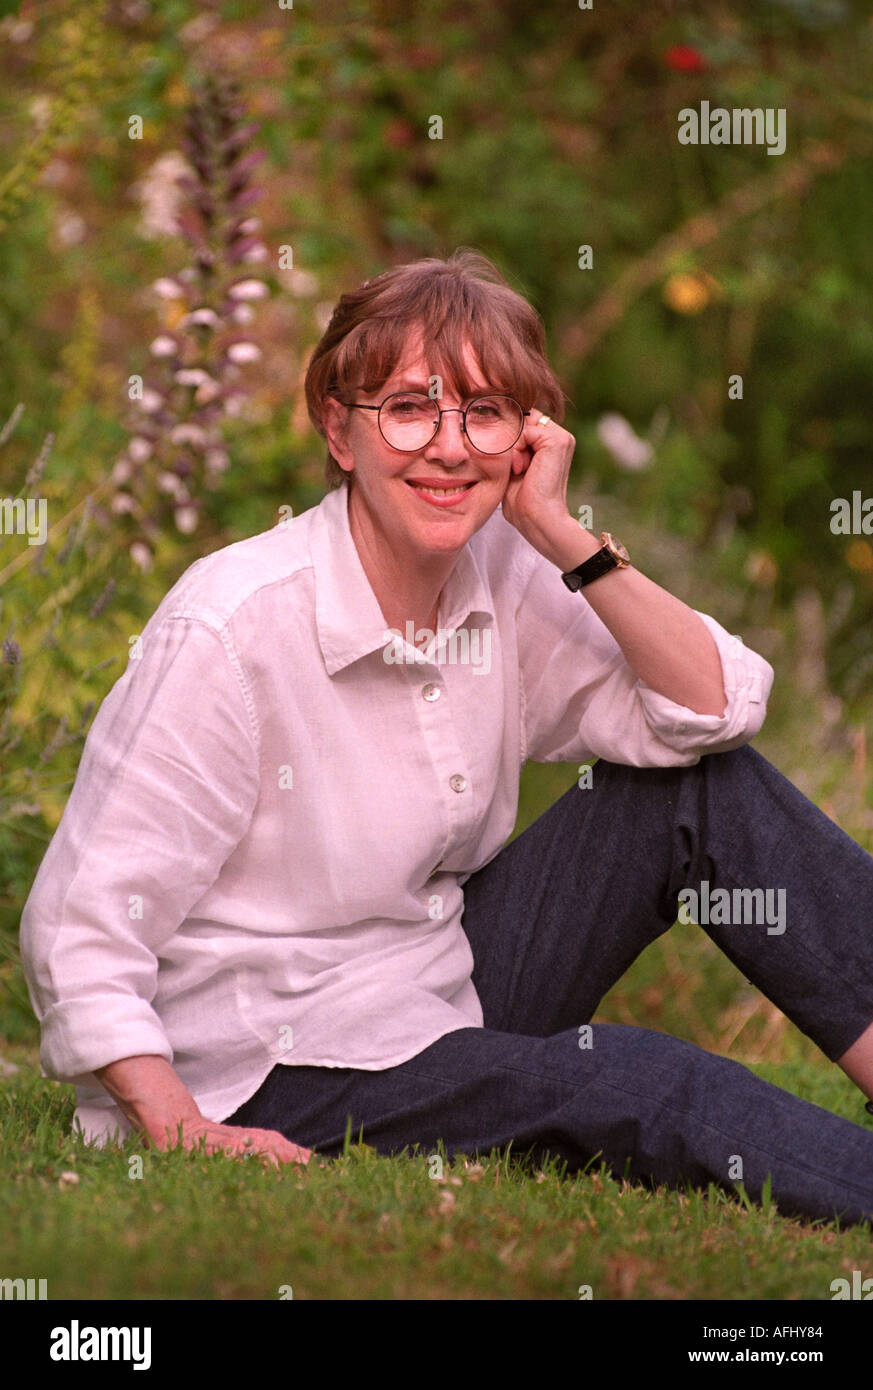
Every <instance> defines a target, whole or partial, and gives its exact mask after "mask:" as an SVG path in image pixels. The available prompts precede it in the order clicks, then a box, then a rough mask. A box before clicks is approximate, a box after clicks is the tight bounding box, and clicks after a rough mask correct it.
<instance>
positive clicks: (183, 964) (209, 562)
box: [21, 485, 773, 1143]
mask: <svg viewBox="0 0 873 1390" xmlns="http://www.w3.org/2000/svg"><path fill="white" fill-rule="evenodd" d="M347 497H348V493H347V487H346V486H345V485H343V486H341V487H340V488H339V489H337V490H335V491H331V492H329V493H328V494H327V495H326V496H325V498H324V499H323V501H322V502H321V503H320V504H319V505H318V506H316V507H313V508H312V509H311V510H309V511H307V512H305V513H303V514H302V515H301V516H298V517H293V518H291V519H289V520H286V521H284V522H280V523H279V524H278V525H277V526H275V527H273V528H272V529H271V530H269V531H265V532H263V533H261V534H260V535H256V536H252V537H250V538H249V539H247V540H243V541H238V542H236V543H234V544H232V545H228V546H225V547H224V548H223V549H221V550H218V551H216V552H214V553H213V554H211V555H208V556H206V557H204V558H203V559H200V560H198V561H196V562H195V563H194V564H193V565H191V566H190V567H189V568H188V569H187V570H186V571H185V573H184V574H183V575H182V576H181V578H180V579H179V580H178V582H177V583H176V584H175V585H174V586H173V588H172V589H171V590H170V591H169V593H168V594H167V595H166V597H165V598H164V599H163V601H162V602H161V603H160V605H159V607H158V608H157V609H156V611H155V612H154V614H153V615H152V617H151V618H150V619H149V621H148V623H147V625H146V626H145V628H144V630H143V632H142V634H141V653H140V654H139V655H137V649H136V647H134V649H133V652H132V654H131V656H130V659H129V660H128V664H127V669H126V670H125V672H124V674H123V675H122V676H121V677H120V678H119V679H118V681H117V682H116V683H115V685H114V686H113V688H112V689H111V690H110V691H109V693H108V695H107V696H106V698H105V699H104V701H103V703H102V705H101V707H100V709H99V710H98V713H97V716H96V718H95V719H94V721H93V724H92V727H91V729H90V731H89V733H88V737H87V740H86V743H85V747H84V749H83V753H82V758H81V761H80V766H79V770H78V774H77V776H76V780H75V784H74V786H73V789H72V791H71V793H70V796H69V799H68V802H67V805H66V807H65V810H64V814H63V816H62V818H61V821H60V824H59V826H58V828H57V830H56V832H55V834H54V836H53V837H52V840H51V842H50V844H49V847H48V849H47V851H46V854H45V856H44V858H43V861H42V863H41V865H40V868H39V871H38V873H37V875H36V877H35V879H34V883H33V886H32V888H31V891H30V894H29V896H28V899H27V902H26V904H25V907H24V910H23V914H22V918H21V946H22V957H23V961H24V967H25V973H26V978H27V982H28V987H29V990H30V996H31V1000H32V1003H33V1006H34V1009H35V1011H36V1014H37V1017H38V1019H39V1021H40V1024H41V1030H42V1037H41V1049H40V1061H41V1064H42V1067H43V1072H44V1074H45V1075H48V1076H51V1077H54V1078H56V1079H58V1080H61V1081H68V1082H73V1083H75V1084H76V1086H77V1110H76V1116H75V1123H76V1125H77V1126H79V1127H81V1128H82V1129H83V1131H84V1133H85V1137H86V1138H87V1139H89V1140H90V1141H92V1142H96V1143H101V1142H104V1140H105V1138H106V1136H107V1135H109V1134H110V1133H111V1132H112V1131H114V1130H116V1129H117V1131H118V1133H119V1135H120V1136H122V1137H123V1136H125V1135H126V1134H127V1133H128V1132H129V1131H130V1129H131V1126H130V1124H129V1122H128V1121H127V1119H126V1118H125V1117H124V1116H123V1115H122V1113H121V1111H120V1110H119V1109H118V1107H117V1106H116V1105H115V1103H114V1101H113V1100H112V1099H111V1097H110V1096H109V1094H108V1092H107V1091H105V1090H104V1088H103V1087H102V1086H101V1085H100V1083H99V1082H98V1081H97V1079H96V1078H95V1077H94V1075H93V1071H94V1069H95V1068H98V1067H101V1066H104V1065H106V1064H107V1063H109V1062H113V1061H116V1060H118V1059H119V1058H123V1057H130V1056H136V1055H140V1054H157V1055H158V1056H161V1057H165V1058H166V1059H167V1061H168V1062H170V1063H171V1064H172V1066H173V1067H174V1068H175V1070H176V1071H177V1073H178V1075H179V1076H180V1077H181V1079H182V1081H183V1082H184V1083H185V1085H186V1086H187V1088H188V1090H189V1091H190V1092H191V1093H192V1095H193V1096H194V1099H195V1100H196V1102H197V1104H198V1105H199V1107H200V1109H201V1111H202V1112H203V1114H204V1115H205V1116H206V1117H207V1118H208V1119H211V1120H222V1119H224V1118H225V1117H226V1116H227V1115H229V1114H230V1113H232V1112H233V1111H234V1110H235V1109H236V1108H237V1106H239V1105H241V1104H242V1102H243V1101H244V1100H247V1099H248V1098H249V1097H250V1096H251V1095H253V1094H254V1092H255V1091H256V1090H257V1088H258V1087H259V1086H260V1084H261V1082H262V1081H263V1079H264V1078H265V1077H266V1076H267V1074H268V1073H269V1071H270V1070H271V1069H272V1067H273V1066H274V1065H275V1064H276V1063H283V1064H288V1065H304V1064H306V1065H312V1066H321V1067H356V1068H363V1069H364V1070H380V1069H382V1068H385V1067H391V1066H395V1065H397V1064H398V1063H400V1062H403V1061H406V1060H407V1059H408V1058H410V1057H412V1056H414V1055H415V1054H416V1053H418V1052H420V1051H422V1050H423V1049H424V1048H425V1047H427V1046H429V1045H430V1044H431V1043H433V1042H435V1041H436V1039H437V1038H439V1037H442V1036H443V1035H444V1034H445V1033H448V1032H451V1031H453V1030H455V1029H458V1028H469V1027H471V1026H473V1027H481V1026H482V1025H483V1018H482V1009H481V1005H480V1002H479V999H478V996H477V994H476V991H475V989H474V987H473V983H472V980H471V972H472V968H473V957H472V953H471V950H470V946H469V943H468V941H467V938H466V936H465V934H464V931H463V928H462V925H461V916H462V912H463V906H464V895H463V884H464V882H465V881H466V879H467V878H468V877H469V875H470V874H472V873H474V872H475V871H476V870H477V869H480V868H482V867H483V866H484V865H485V864H487V863H488V862H489V860H491V859H493V858H494V856H495V855H496V854H498V853H499V851H500V849H501V848H502V846H503V845H504V843H505V842H506V841H507V839H508V838H509V836H510V835H511V833H512V831H513V827H514V824H515V819H516V811H517V804H518V786H519V774H520V771H521V768H522V766H523V764H524V763H525V762H526V761H527V760H528V759H533V760H534V761H536V762H556V761H572V762H574V763H575V762H579V763H581V762H584V761H586V760H588V759H590V758H592V757H595V756H598V755H599V756H602V757H604V758H607V759H610V760H612V761H615V762H619V763H628V764H632V765H637V766H643V767H650V766H667V765H690V764H693V763H696V762H697V761H698V760H699V758H700V756H701V754H703V753H710V752H716V751H719V750H724V749H729V748H734V747H737V746H738V745H740V744H742V743H744V742H746V741H748V739H750V738H751V737H752V736H753V735H754V734H755V733H757V731H758V729H759V728H760V726H761V724H762V723H763V719H764V714H765V710H766V701H767V697H768V695H769V692H770V687H771V684H772V680H773V671H772V668H771V667H770V665H769V664H768V663H767V662H766V661H765V660H764V659H763V658H762V657H761V656H759V655H757V654H756V653H754V652H752V651H750V650H749V649H748V648H746V647H745V646H744V645H743V643H742V641H741V640H740V638H739V637H734V636H730V635H729V634H728V633H727V632H726V631H725V630H724V628H722V627H721V626H720V625H719V623H717V622H716V621H715V620H714V619H713V618H710V617H708V616H707V615H706V614H701V615H700V616H701V617H702V618H703V620H704V622H705V623H706V625H707V627H708V628H709V630H710V632H711V633H712V635H713V637H714V638H715V641H716V643H717V645H718V650H719V653H720V656H721V662H722V669H723V672H724V685H725V692H726V695H727V708H726V710H725V712H724V715H723V716H721V717H718V716H716V715H712V714H695V713H693V712H692V711H691V710H689V709H686V708H684V707H683V706H682V705H678V704H675V703H674V702H673V701H671V700H668V699H666V698H665V697H664V696H663V695H659V694H657V693H656V692H655V691H653V690H652V689H650V688H649V687H648V686H647V685H645V684H644V683H643V682H642V681H641V680H639V679H638V678H637V677H636V676H635V675H634V673H633V671H632V670H631V668H630V667H629V666H628V664H627V662H626V661H625V659H624V657H623V655H622V653H621V650H620V649H619V647H618V645H617V644H616V642H615V640H614V639H613V637H612V636H611V634H610V633H609V631H608V629H607V628H606V627H605V625H604V624H603V623H602V622H601V621H600V619H599V618H598V617H597V616H596V614H595V613H594V611H593V610H592V609H591V607H590V606H589V604H588V603H587V602H586V600H585V598H584V596H583V595H582V594H574V593H570V591H569V590H568V589H567V588H566V587H565V585H564V584H563V583H562V581H561V576H560V572H559V570H558V568H557V567H556V566H555V565H553V564H551V563H550V562H549V561H547V560H546V559H545V558H544V557H543V556H541V555H540V554H539V553H538V552H537V551H536V550H534V549H533V547H531V546H530V545H529V544H528V543H527V542H526V541H525V540H524V539H523V537H522V536H521V535H520V534H519V532H518V531H516V530H515V529H514V528H513V527H512V526H511V525H510V524H509V522H508V521H507V520H506V519H505V517H504V516H503V514H502V511H501V510H500V509H498V510H497V511H496V512H495V513H494V514H493V515H492V516H491V517H490V518H489V519H488V521H487V522H486V523H485V525H484V526H482V528H481V529H480V530H479V531H478V532H477V533H476V534H475V535H474V536H473V537H472V538H471V540H470V541H469V543H468V544H467V545H466V546H465V547H464V549H463V550H462V551H461V552H460V554H459V556H458V559H457V563H456V565H455V568H454V570H453V571H452V574H451V576H450V578H449V580H448V582H447V583H446V585H445V586H444V588H443V592H442V595H441V598H440V624H439V625H440V628H441V629H444V630H445V631H446V632H454V631H457V633H458V636H457V637H456V638H454V639H452V641H451V642H448V641H444V643H443V646H442V647H440V646H439V643H438V642H433V641H432V642H430V644H429V645H428V648H427V652H425V653H423V652H422V647H423V646H424V645H425V639H424V637H422V636H421V635H419V636H418V637H416V636H415V635H413V634H410V636H411V638H412V643H413V644H412V645H411V644H409V643H405V642H402V641H398V642H397V643H395V644H394V646H393V647H392V646H391V644H390V642H389V641H386V638H387V637H388V633H387V630H386V624H385V620H384V617H383V614H382V611H381V609H380V607H379V604H378V601H377V599H376V596H375V594H374V593H373V590H372V588H371V587H370V584H369V581H368V580H367V577H366V574H365V572H364V569H363V567H362V565H361V561H360V559H359V556H358V553H357V549H356V546H355V543H354V540H353V538H352V535H351V532H350V529H349V520H348V511H347ZM465 630H466V634H469V639H468V637H467V635H465ZM467 640H469V642H470V647H469V653H468V654H467V653H466V652H465V648H464V646H463V645H462V643H463V642H466V641H467ZM453 643H454V644H455V645H454V646H453V645H452V644H453ZM489 643H490V647H489ZM415 644H417V645H415ZM486 653H487V658H488V659H487V660H486ZM386 655H393V656H394V657H396V656H398V655H402V656H405V657H406V660H402V661H397V660H390V661H389V660H386V659H385V658H386ZM465 655H468V657H469V659H467V660H463V659H462V658H463V657H464V656H465ZM423 656H425V657H428V659H422V658H423ZM594 776H595V777H596V769H595V772H594Z"/></svg>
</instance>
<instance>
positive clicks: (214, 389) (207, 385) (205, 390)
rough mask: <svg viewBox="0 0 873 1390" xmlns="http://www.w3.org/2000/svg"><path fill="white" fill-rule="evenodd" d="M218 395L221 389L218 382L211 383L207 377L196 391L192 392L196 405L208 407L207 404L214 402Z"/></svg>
mask: <svg viewBox="0 0 873 1390" xmlns="http://www.w3.org/2000/svg"><path fill="white" fill-rule="evenodd" d="M220 393H221V387H220V386H219V384H218V382H217V381H213V380H212V377H211V376H210V377H207V378H206V380H205V381H201V383H200V385H199V386H198V387H197V390H196V391H195V392H194V399H195V401H196V402H197V404H198V405H208V404H209V402H210V401H214V400H215V397H216V396H218V395H220Z"/></svg>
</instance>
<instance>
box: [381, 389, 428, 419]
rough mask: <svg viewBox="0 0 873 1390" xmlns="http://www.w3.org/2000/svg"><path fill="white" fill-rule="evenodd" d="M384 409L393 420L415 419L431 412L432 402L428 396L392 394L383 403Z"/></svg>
mask: <svg viewBox="0 0 873 1390" xmlns="http://www.w3.org/2000/svg"><path fill="white" fill-rule="evenodd" d="M385 409H386V410H387V412H388V413H389V415H390V416H391V417H392V419H395V420H415V419H419V418H421V417H423V416H426V417H430V416H431V415H432V414H433V402H432V401H431V399H430V397H429V396H415V395H410V396H392V397H391V398H390V399H389V400H388V401H386V403H385Z"/></svg>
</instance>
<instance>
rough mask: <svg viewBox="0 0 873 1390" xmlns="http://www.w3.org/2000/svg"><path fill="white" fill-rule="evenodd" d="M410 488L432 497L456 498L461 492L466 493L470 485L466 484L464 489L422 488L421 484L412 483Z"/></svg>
mask: <svg viewBox="0 0 873 1390" xmlns="http://www.w3.org/2000/svg"><path fill="white" fill-rule="evenodd" d="M409 486H410V487H413V488H415V491H416V492H424V493H427V494H428V495H429V496H431V497H454V496H455V495H456V494H457V493H459V492H466V491H467V488H468V486H469V484H467V483H465V484H464V486H463V487H422V486H421V485H420V484H419V483H410V484H409Z"/></svg>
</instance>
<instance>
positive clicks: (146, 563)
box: [130, 541, 152, 570]
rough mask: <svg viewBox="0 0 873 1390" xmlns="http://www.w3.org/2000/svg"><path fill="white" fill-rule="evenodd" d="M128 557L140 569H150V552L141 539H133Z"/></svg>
mask: <svg viewBox="0 0 873 1390" xmlns="http://www.w3.org/2000/svg"><path fill="white" fill-rule="evenodd" d="M130 558H131V560H133V563H134V564H135V565H138V566H139V568H140V569H141V570H150V569H151V567H152V552H151V551H150V550H149V548H148V546H147V545H145V544H144V543H143V541H134V543H133V545H132V546H131V547H130Z"/></svg>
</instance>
